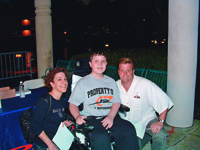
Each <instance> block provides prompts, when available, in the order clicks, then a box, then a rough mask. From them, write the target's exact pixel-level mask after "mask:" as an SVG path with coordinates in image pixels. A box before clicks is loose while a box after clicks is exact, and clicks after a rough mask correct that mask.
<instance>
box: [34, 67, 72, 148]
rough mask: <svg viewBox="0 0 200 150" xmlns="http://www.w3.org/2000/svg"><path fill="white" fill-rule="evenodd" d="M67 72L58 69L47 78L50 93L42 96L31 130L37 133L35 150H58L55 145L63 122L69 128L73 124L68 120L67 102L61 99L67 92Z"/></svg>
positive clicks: (52, 71)
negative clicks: (55, 138) (54, 139)
mask: <svg viewBox="0 0 200 150" xmlns="http://www.w3.org/2000/svg"><path fill="white" fill-rule="evenodd" d="M67 77H68V76H67V70H66V69H65V68H61V67H57V68H55V69H53V70H51V71H50V72H49V73H48V75H47V77H46V78H45V81H44V84H45V87H46V88H47V89H48V90H49V91H50V92H49V93H47V94H45V95H43V96H42V99H44V100H41V101H39V102H38V103H37V105H36V107H35V109H34V114H33V118H32V124H31V128H32V130H33V131H34V132H35V133H36V135H37V136H36V138H35V142H34V150H46V149H48V150H58V149H59V148H58V147H57V146H56V145H55V144H54V143H53V141H52V139H53V137H54V136H55V134H56V132H57V130H58V127H59V125H60V123H61V122H63V124H64V125H65V126H66V127H68V126H70V125H71V124H72V123H71V122H70V121H67V120H66V116H65V108H66V107H67V100H65V99H63V98H61V96H62V94H63V93H65V92H66V91H67V86H68V81H67Z"/></svg>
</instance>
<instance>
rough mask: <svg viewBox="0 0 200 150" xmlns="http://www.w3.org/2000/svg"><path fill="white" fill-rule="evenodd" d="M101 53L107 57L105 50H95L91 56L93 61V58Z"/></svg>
mask: <svg viewBox="0 0 200 150" xmlns="http://www.w3.org/2000/svg"><path fill="white" fill-rule="evenodd" d="M99 55H102V56H104V57H105V58H106V54H105V52H103V51H95V52H93V53H92V55H91V56H90V61H92V58H93V57H94V56H99Z"/></svg>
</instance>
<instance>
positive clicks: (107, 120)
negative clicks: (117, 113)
mask: <svg viewBox="0 0 200 150" xmlns="http://www.w3.org/2000/svg"><path fill="white" fill-rule="evenodd" d="M101 123H102V125H103V127H105V128H106V130H107V129H108V128H111V127H112V125H113V118H112V117H110V116H109V115H108V116H107V117H106V118H104V119H103V120H102V121H101Z"/></svg>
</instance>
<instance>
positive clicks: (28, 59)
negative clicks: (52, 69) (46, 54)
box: [26, 52, 31, 68]
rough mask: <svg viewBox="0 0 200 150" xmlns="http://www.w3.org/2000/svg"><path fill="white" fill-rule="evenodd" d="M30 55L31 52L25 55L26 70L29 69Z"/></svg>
mask: <svg viewBox="0 0 200 150" xmlns="http://www.w3.org/2000/svg"><path fill="white" fill-rule="evenodd" d="M30 54H31V52H30V53H26V67H27V68H30V66H31V63H30V62H31V60H30Z"/></svg>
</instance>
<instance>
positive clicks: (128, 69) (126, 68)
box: [118, 64, 134, 83]
mask: <svg viewBox="0 0 200 150" xmlns="http://www.w3.org/2000/svg"><path fill="white" fill-rule="evenodd" d="M118 74H119V77H120V79H121V82H122V83H129V82H132V80H133V75H134V69H133V65H132V64H119V69H118Z"/></svg>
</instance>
